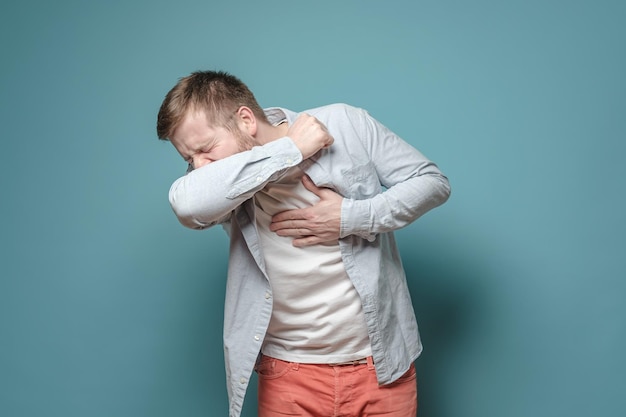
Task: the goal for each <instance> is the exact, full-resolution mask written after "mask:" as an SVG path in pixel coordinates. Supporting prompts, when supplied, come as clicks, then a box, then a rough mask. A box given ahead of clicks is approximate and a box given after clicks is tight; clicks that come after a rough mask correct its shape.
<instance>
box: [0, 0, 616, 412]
mask: <svg viewBox="0 0 626 417" xmlns="http://www.w3.org/2000/svg"><path fill="white" fill-rule="evenodd" d="M11 3H14V4H11ZM624 4H625V3H624V2H621V1H617V0H616V1H610V0H597V1H591V0H589V1H576V0H572V1H565V0H563V1H556V0H542V1H539V0H526V1H522V0H511V1H501V0H500V1H497V0H476V1H471V2H470V1H466V2H463V1H453V0H440V1H434V0H429V1H378V2H375V1H340V0H336V1H316V2H302V1H273V0H269V1H264V2H256V1H238V2H227V1H221V2H210V1H192V0H180V1H177V2H165V1H119V0H113V1H106V2H105V1H102V2H87V1H63V0H61V1H57V2H48V1H36V0H34V1H23V2H17V1H9V2H3V3H2V6H0V33H1V38H0V42H1V51H0V52H1V57H0V59H1V62H2V65H1V67H0V74H1V77H0V94H1V95H0V106H1V107H0V123H1V125H0V131H1V132H2V136H3V138H2V149H1V151H0V170H1V175H0V181H1V186H2V187H1V189H0V190H1V191H2V204H1V206H0V207H1V208H0V210H1V216H0V222H1V223H0V227H1V229H0V230H1V232H0V233H1V239H2V241H1V243H2V251H1V265H2V269H1V280H0V416H7V417H39V416H47V417H57V416H58V417H85V416H88V417H110V416H116V417H142V416H146V417H160V416H164V417H165V416H168V417H169V416H225V415H227V401H226V389H225V385H224V368H223V363H222V359H223V358H222V350H221V323H222V306H223V291H224V275H225V266H226V257H227V248H226V242H227V241H226V237H225V235H224V233H223V232H222V231H221V229H215V230H209V231H205V232H193V231H190V230H186V229H184V228H182V227H181V226H180V225H179V224H178V223H177V221H176V219H175V218H174V216H173V214H172V213H171V211H170V208H169V205H168V203H167V190H168V188H169V185H170V184H171V182H172V181H173V180H174V179H175V178H176V177H177V176H179V175H181V174H182V173H183V172H184V169H185V166H184V164H183V163H182V161H181V160H180V159H179V157H178V156H177V155H176V153H175V152H174V151H173V150H172V148H171V146H170V145H169V144H167V143H161V142H159V141H158V140H157V139H156V134H155V118H156V113H157V110H158V107H159V105H160V103H161V100H162V98H163V96H164V95H165V93H166V92H167V90H169V88H171V87H172V85H173V84H174V83H175V82H176V80H177V79H178V78H179V77H181V76H184V75H187V74H188V73H189V72H191V71H194V70H197V69H224V70H228V71H231V72H233V73H234V74H236V75H238V76H240V77H241V78H242V79H243V80H244V81H246V82H247V83H248V84H249V86H250V87H251V88H252V89H253V91H255V93H256V95H257V98H258V99H259V101H260V102H261V104H262V105H264V106H272V105H280V106H285V107H290V108H292V109H294V110H304V109H306V108H309V107H313V106H317V105H321V104H326V103H330V102H348V103H351V104H354V105H357V106H361V107H364V108H367V109H368V110H369V111H370V112H371V113H372V114H373V115H374V116H375V117H377V118H378V119H379V120H381V121H382V122H383V123H385V124H387V125H388V126H390V127H391V128H392V129H393V130H395V131H396V132H397V133H399V134H400V135H401V136H403V137H404V138H406V139H407V140H408V141H410V142H411V143H413V144H414V145H415V146H416V147H418V148H419V149H420V150H422V151H423V152H424V153H425V154H426V155H427V156H429V157H430V158H432V159H433V160H435V161H436V162H437V163H438V164H439V166H440V167H441V168H442V170H443V171H444V172H445V173H446V174H447V175H448V176H449V178H450V180H451V183H452V186H453V196H452V198H451V199H450V201H449V202H448V203H447V204H446V205H445V206H443V207H442V208H440V209H438V210H436V211H434V212H432V213H429V214H427V215H426V216H425V217H423V218H422V219H420V220H419V221H418V222H417V223H415V224H414V225H411V226H410V227H408V228H406V229H404V230H401V231H399V232H398V240H399V241H400V244H401V247H402V254H403V258H404V260H405V267H406V269H407V272H408V275H409V279H410V287H411V290H412V295H413V299H414V305H415V309H416V311H417V314H418V321H419V323H420V326H421V329H422V337H423V341H424V344H425V352H424V354H423V356H422V357H421V358H420V359H419V360H418V362H417V366H418V371H419V380H420V404H421V405H420V407H421V412H420V415H422V416H428V417H459V416H463V417H502V416H506V417H518V416H519V417H526V416H565V415H567V416H573V417H583V416H585V417H587V416H617V415H620V416H621V415H624V413H626V400H624V396H623V394H624V392H625V390H626V378H625V377H624V375H625V374H626V366H625V365H626V360H625V359H624V352H625V349H626V346H625V345H626V343H625V342H626V325H625V321H624V317H625V316H626V305H625V303H624V299H625V295H626V294H625V293H626V284H625V278H626V273H625V270H626V263H625V260H624V259H625V255H626V244H625V241H624V236H625V235H626V230H625V221H624V213H626V203H625V195H624V193H625V191H626V187H625V186H624V180H625V178H626V163H625V162H624V158H625V153H626V152H625V151H626V145H625V139H626V122H625V120H626V117H625V116H626V82H625V76H626V29H625V25H624V22H625V21H626V7H625V6H624ZM250 394H251V395H250V397H249V400H248V401H247V402H246V405H245V412H244V414H245V416H254V415H255V405H256V400H255V398H254V395H255V392H254V390H252V391H251V393H250Z"/></svg>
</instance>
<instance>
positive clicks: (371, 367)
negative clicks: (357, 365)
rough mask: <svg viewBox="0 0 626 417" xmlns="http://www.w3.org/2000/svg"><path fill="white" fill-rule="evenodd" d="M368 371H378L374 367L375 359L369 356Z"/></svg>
mask: <svg viewBox="0 0 626 417" xmlns="http://www.w3.org/2000/svg"><path fill="white" fill-rule="evenodd" d="M367 369H369V370H375V369H376V368H375V367H374V358H373V357H372V356H368V357H367Z"/></svg>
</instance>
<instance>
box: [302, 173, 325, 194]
mask: <svg viewBox="0 0 626 417" xmlns="http://www.w3.org/2000/svg"><path fill="white" fill-rule="evenodd" d="M302 185H304V188H306V189H307V190H309V191H310V192H312V193H313V194H315V195H316V196H318V197H320V192H321V191H322V189H321V188H319V187H318V186H317V185H315V183H314V182H313V180H312V179H311V177H309V176H308V175H306V174H304V175H303V176H302Z"/></svg>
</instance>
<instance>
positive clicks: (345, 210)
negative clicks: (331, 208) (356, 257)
mask: <svg viewBox="0 0 626 417" xmlns="http://www.w3.org/2000/svg"><path fill="white" fill-rule="evenodd" d="M449 196H450V185H449V182H448V179H447V178H446V177H445V176H444V175H443V174H441V173H440V172H438V170H436V171H435V172H430V173H428V174H424V175H420V176H417V177H413V178H410V179H408V180H406V181H404V182H401V183H398V184H396V185H394V186H393V187H391V188H389V189H387V190H385V191H384V192H382V193H380V194H378V195H376V196H374V197H372V198H369V199H364V200H354V199H348V198H344V200H343V203H342V206H341V230H340V237H346V236H348V235H357V236H361V237H363V238H365V239H367V240H370V241H372V240H374V238H375V236H376V234H378V233H384V232H389V231H393V230H396V229H400V228H402V227H405V226H407V225H409V224H410V223H412V222H413V221H415V220H417V219H418V218H419V217H421V216H422V215H424V214H425V213H426V212H428V211H429V210H432V209H433V208H435V207H437V206H440V205H441V204H443V203H445V202H446V200H447V199H448V197H449Z"/></svg>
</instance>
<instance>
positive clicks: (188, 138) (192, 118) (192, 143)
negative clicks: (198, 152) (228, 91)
mask: <svg viewBox="0 0 626 417" xmlns="http://www.w3.org/2000/svg"><path fill="white" fill-rule="evenodd" d="M212 133H213V128H212V127H211V126H210V125H209V121H208V118H207V116H206V114H205V113H204V112H202V111H189V112H187V114H185V116H184V117H183V119H182V121H181V122H180V124H179V125H178V127H177V128H176V129H175V130H174V133H173V134H172V137H171V138H170V142H172V144H173V145H174V147H175V148H176V149H177V150H178V152H179V153H180V154H181V155H183V157H186V155H185V153H188V151H189V150H190V149H193V148H195V147H196V146H198V145H199V144H202V143H201V142H204V141H206V140H207V139H208V138H209V137H211V136H212Z"/></svg>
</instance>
